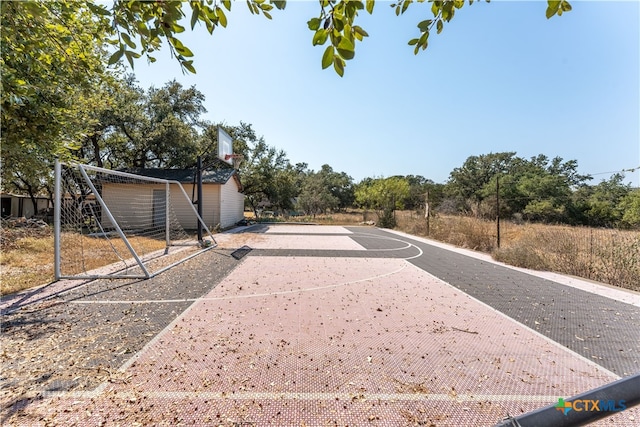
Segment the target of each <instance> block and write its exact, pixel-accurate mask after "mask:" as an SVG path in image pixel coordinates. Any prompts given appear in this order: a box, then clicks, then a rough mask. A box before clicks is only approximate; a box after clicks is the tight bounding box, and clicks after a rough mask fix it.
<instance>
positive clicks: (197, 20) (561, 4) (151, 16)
mask: <svg viewBox="0 0 640 427" xmlns="http://www.w3.org/2000/svg"><path fill="white" fill-rule="evenodd" d="M488 1H489V0H487V2H488ZM473 2H474V0H469V5H471V4H473ZM59 3H60V4H62V5H64V7H66V8H69V7H80V8H83V9H86V10H90V11H91V12H92V13H93V15H94V16H95V18H96V19H98V20H100V21H105V20H108V21H110V22H111V25H112V29H113V31H112V33H111V37H110V38H109V39H106V40H107V41H108V43H110V44H112V45H114V46H115V48H116V50H115V52H114V53H113V54H112V56H111V57H110V58H109V63H110V64H115V63H116V62H118V61H120V60H121V59H126V60H127V61H128V62H129V63H130V64H131V66H133V63H134V60H135V59H137V58H140V57H141V56H145V57H146V58H147V59H148V60H149V61H151V62H153V61H155V58H154V57H153V54H154V52H156V51H157V50H159V49H160V48H161V47H162V44H163V43H164V42H166V43H167V45H168V48H169V50H170V52H171V55H172V56H173V57H175V58H176V60H177V61H178V62H179V63H180V65H181V66H182V68H183V70H184V71H187V72H191V73H195V72H196V70H195V68H194V66H193V59H192V58H193V57H194V53H193V52H192V51H191V50H190V49H189V48H188V47H187V46H185V45H184V44H183V43H182V41H180V39H179V38H178V37H179V34H180V33H182V32H184V31H185V27H184V26H183V24H185V25H188V26H189V27H190V28H191V30H193V29H194V28H195V27H196V26H197V25H203V26H204V27H205V28H206V30H207V32H208V33H209V34H213V32H214V31H215V30H216V29H217V28H219V27H226V26H227V23H228V17H227V14H228V13H229V12H230V11H231V6H232V4H233V2H232V1H231V0H221V1H215V2H204V1H190V2H182V1H177V0H173V1H155V2H151V1H150V2H142V1H128V0H115V1H114V2H113V5H112V6H111V7H110V8H109V7H107V6H103V5H96V4H93V3H92V2H91V1H84V2H71V1H61V2H59ZM318 3H319V6H320V11H319V13H318V15H317V16H316V17H311V19H310V20H309V21H308V22H307V26H308V28H309V30H310V31H311V32H312V33H313V35H312V37H311V41H312V44H313V46H324V45H325V44H327V43H328V45H327V47H326V48H325V49H324V51H323V54H322V59H321V65H322V68H329V67H332V68H333V69H334V70H335V72H336V73H338V75H340V76H342V75H344V68H345V66H346V61H349V60H351V59H353V58H354V57H355V48H356V43H357V42H361V41H363V40H364V38H365V37H368V33H367V32H366V31H365V29H363V28H362V27H360V26H359V25H357V23H356V21H357V18H358V16H359V13H364V12H365V11H366V13H369V14H372V13H373V11H374V8H375V5H376V2H375V0H318ZM413 3H416V2H414V1H413V0H398V1H397V2H396V3H392V4H391V7H392V8H394V9H395V13H396V15H402V14H404V13H405V12H406V11H407V10H408V8H409V7H410V6H411V5H412V4H413ZM417 3H424V0H418V1H417ZM286 4H287V3H286V1H285V0H268V1H265V0H247V6H248V8H249V10H250V11H251V13H253V14H256V15H263V16H264V17H266V18H268V19H271V18H272V15H271V14H272V12H273V10H274V8H275V9H279V10H283V9H285V7H286ZM428 4H429V5H430V13H431V15H432V18H429V19H424V20H422V21H420V22H419V23H418V24H417V27H418V34H417V35H416V37H414V38H411V39H410V40H409V41H408V44H409V46H411V47H412V48H413V50H414V53H416V54H417V53H418V52H419V51H420V50H425V49H426V48H427V46H428V41H429V36H430V34H431V32H432V31H434V30H435V31H436V33H437V34H440V33H441V32H442V31H443V29H444V25H445V23H448V22H450V21H451V20H452V19H453V17H454V16H455V12H456V10H458V9H460V8H462V7H463V6H464V4H465V2H464V0H442V1H439V0H437V1H436V0H433V1H432V0H430V1H429V2H428ZM570 10H571V5H570V4H569V2H567V1H566V0H548V1H547V8H546V16H547V18H551V17H552V16H555V15H562V13H564V12H568V11H570ZM186 20H188V21H189V22H188V24H187V23H186V22H184V21H186ZM98 40H104V39H103V38H101V39H98Z"/></svg>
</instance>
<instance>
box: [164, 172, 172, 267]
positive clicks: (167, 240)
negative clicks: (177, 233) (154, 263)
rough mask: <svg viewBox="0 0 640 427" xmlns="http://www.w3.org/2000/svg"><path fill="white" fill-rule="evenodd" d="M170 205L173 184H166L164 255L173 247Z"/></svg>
mask: <svg viewBox="0 0 640 427" xmlns="http://www.w3.org/2000/svg"><path fill="white" fill-rule="evenodd" d="M169 203H171V184H169V183H168V182H167V183H166V184H165V194H164V238H165V244H166V247H165V249H164V254H165V255H166V254H168V253H169V247H170V246H171V217H170V216H169Z"/></svg>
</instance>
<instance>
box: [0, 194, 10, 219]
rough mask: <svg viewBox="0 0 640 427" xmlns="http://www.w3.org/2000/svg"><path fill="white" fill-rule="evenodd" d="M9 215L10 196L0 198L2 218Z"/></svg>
mask: <svg viewBox="0 0 640 427" xmlns="http://www.w3.org/2000/svg"><path fill="white" fill-rule="evenodd" d="M10 216H11V197H3V198H2V218H9V217H10Z"/></svg>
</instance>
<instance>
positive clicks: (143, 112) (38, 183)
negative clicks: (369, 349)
mask: <svg viewBox="0 0 640 427" xmlns="http://www.w3.org/2000/svg"><path fill="white" fill-rule="evenodd" d="M91 84H92V85H93V86H92V87H91V89H92V90H91V98H90V99H89V100H87V102H83V103H79V102H75V103H74V104H73V105H74V108H77V109H78V111H77V113H78V114H77V116H78V117H82V120H78V121H73V122H69V123H67V122H65V123H63V124H64V126H62V125H61V124H60V123H58V124H59V125H60V126H59V128H56V130H55V132H54V131H53V130H52V129H49V128H50V127H51V126H52V123H53V122H51V121H50V120H49V121H47V120H45V121H44V122H42V123H40V122H37V121H35V120H31V121H30V120H26V121H25V120H22V121H15V120H14V121H11V120H3V121H2V125H3V127H2V143H3V150H2V165H3V168H2V180H1V185H2V190H3V191H6V192H10V193H16V194H24V195H28V196H31V197H32V199H33V202H34V206H35V199H36V198H37V197H42V196H43V195H48V196H49V197H51V194H52V193H53V172H52V171H53V161H54V159H55V158H61V159H64V160H77V161H81V162H85V163H88V164H93V165H96V166H101V167H106V168H110V169H120V168H131V167H140V168H195V165H196V158H197V157H198V156H201V157H202V158H203V161H204V164H205V165H206V166H208V167H219V166H220V163H221V162H219V161H217V160H216V157H217V152H218V141H217V129H218V127H222V128H224V129H225V130H226V131H227V132H228V133H229V134H230V135H231V136H232V138H233V151H234V153H236V154H241V155H242V156H243V159H244V160H243V161H242V163H241V164H240V166H239V171H240V179H241V181H242V183H243V186H244V194H245V195H246V204H247V207H249V208H251V209H252V210H253V211H254V212H255V213H256V214H257V215H259V214H260V212H262V211H264V210H268V211H278V212H281V213H284V214H292V213H297V214H306V215H315V214H319V213H326V212H331V211H334V212H335V211H341V210H344V209H347V208H350V207H359V208H363V209H368V210H372V211H375V212H376V213H377V214H378V216H379V218H380V221H379V223H382V224H383V225H385V226H390V225H391V226H392V225H393V215H392V212H393V211H394V209H411V210H416V211H417V210H420V211H422V212H423V213H424V212H425V210H427V209H428V211H429V214H436V213H437V212H444V213H456V214H467V215H473V216H476V217H479V218H495V217H496V216H498V215H499V216H500V217H501V218H508V219H515V220H525V221H533V222H546V223H565V224H576V225H577V224H583V225H591V226H605V227H625V228H635V227H640V190H638V189H635V190H634V189H632V188H631V187H630V185H629V184H625V183H624V175H623V174H622V173H620V174H616V175H613V176H612V177H611V178H610V179H608V180H606V181H602V182H600V183H598V184H595V185H593V184H589V183H590V182H591V181H592V177H590V176H588V175H581V174H579V173H578V172H577V169H578V165H577V162H576V161H575V160H569V161H564V160H563V159H561V158H559V157H556V158H553V159H550V158H548V157H547V156H545V155H542V154H541V155H538V156H536V157H533V158H531V159H523V158H521V157H518V156H516V153H514V152H505V153H491V154H485V155H480V156H471V157H469V158H468V159H467V160H466V161H465V162H464V164H462V165H461V166H460V167H458V168H455V169H454V170H453V171H452V172H451V174H450V176H449V179H448V181H447V182H446V183H444V184H441V183H434V182H433V181H431V180H430V179H427V178H425V177H423V176H420V175H407V176H393V177H386V178H382V177H370V178H365V179H363V180H362V181H360V182H358V183H355V182H354V180H353V179H352V178H351V176H349V175H348V174H347V173H346V172H337V171H334V170H333V169H332V167H331V166H330V165H323V166H322V167H321V168H320V170H317V171H315V170H311V169H309V167H308V164H306V163H298V164H295V165H294V164H291V162H290V161H289V159H288V158H287V156H286V153H285V152H284V151H282V150H278V149H277V148H275V147H274V146H271V145H269V144H267V143H266V141H265V139H264V138H263V137H259V136H257V135H256V133H255V131H254V130H253V128H252V126H251V125H250V124H247V123H243V122H241V123H240V124H239V125H236V126H232V125H228V124H226V123H218V124H215V123H210V122H208V121H206V120H203V118H202V114H204V113H206V111H207V110H206V108H205V96H204V95H203V94H202V93H201V92H200V91H198V90H197V89H196V88H195V87H190V88H184V87H183V86H182V85H181V84H180V83H178V82H176V81H170V82H168V83H166V84H165V85H164V86H163V87H161V88H153V87H152V88H149V89H147V90H145V89H143V88H140V87H139V86H138V85H137V82H136V81H135V79H134V78H133V77H132V76H124V77H120V76H119V75H113V76H111V78H110V79H105V80H97V81H92V82H91ZM38 99H39V98H38ZM76 101H77V99H76ZM20 108H22V107H20ZM34 108H35V107H34ZM42 108H44V107H42ZM20 111H22V110H20ZM23 113H24V112H21V113H18V112H16V115H20V114H23ZM7 114H8V113H7ZM24 114H26V113H24ZM75 116H76V115H74V117H75ZM3 117H4V116H3ZM38 123H40V124H38ZM18 124H19V126H18ZM14 125H15V126H14ZM61 141H62V142H63V143H62V142H61Z"/></svg>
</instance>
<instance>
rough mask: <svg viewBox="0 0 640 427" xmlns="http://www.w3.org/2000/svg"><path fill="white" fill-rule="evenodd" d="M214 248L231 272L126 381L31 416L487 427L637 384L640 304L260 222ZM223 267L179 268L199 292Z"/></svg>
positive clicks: (471, 263)
mask: <svg viewBox="0 0 640 427" xmlns="http://www.w3.org/2000/svg"><path fill="white" fill-rule="evenodd" d="M216 240H217V241H218V243H219V248H220V249H221V250H224V249H230V250H234V251H235V252H234V254H236V255H237V258H238V261H237V265H236V266H235V268H234V269H233V270H232V271H230V273H229V274H227V275H226V276H225V277H224V278H223V279H222V280H220V281H219V283H217V284H216V285H215V286H213V287H212V288H211V289H210V290H208V291H207V292H206V293H205V294H204V295H202V296H201V297H199V298H191V299H185V300H183V301H182V302H185V301H187V302H188V304H189V305H188V306H187V308H186V310H184V311H182V312H181V314H179V315H178V317H177V318H175V320H173V321H172V322H171V323H170V324H169V325H168V326H166V327H165V328H164V329H163V330H162V331H161V332H160V333H159V334H157V335H155V336H154V337H151V338H150V341H148V343H147V344H146V345H145V346H144V347H143V348H142V349H141V350H140V351H138V352H136V353H135V354H134V355H133V356H132V357H130V358H129V359H128V360H126V361H125V362H124V363H123V364H122V366H121V367H120V373H121V375H120V377H121V378H124V380H123V381H117V382H111V381H105V382H103V383H101V384H99V385H98V386H97V387H95V388H93V389H92V390H87V391H81V392H78V391H71V392H67V391H50V392H47V393H46V398H45V399H44V400H41V401H39V402H38V403H36V404H34V405H32V406H31V408H30V412H31V413H32V414H33V415H34V416H39V417H41V419H43V420H44V419H47V420H50V421H51V420H52V421H54V422H55V423H59V424H71V423H78V424H84V425H101V424H103V423H107V424H128V425H131V424H136V423H138V424H140V425H148V424H155V425H177V424H184V425H191V424H196V425H230V426H231V425H233V426H236V425H245V426H250V425H257V426H258V425H274V426H289V425H291V426H293V425H295V426H304V425H307V426H311V425H318V426H324V425H339V426H344V425H350V426H358V425H371V426H376V425H378V426H383V425H385V426H396V425H435V426H476V425H487V426H491V425H494V424H496V423H498V422H499V421H500V420H502V419H503V418H504V417H506V416H507V415H508V414H510V415H514V416H515V415H519V414H521V413H523V412H528V411H530V410H533V409H535V408H538V407H542V406H546V405H550V404H554V403H556V402H557V401H558V398H560V397H563V398H564V397H570V396H572V395H575V394H578V393H581V392H584V391H587V390H589V389H593V388H595V387H598V386H601V385H604V384H606V383H609V382H611V381H614V380H616V379H618V378H620V377H621V376H627V375H629V374H632V373H636V372H638V371H640V320H639V319H640V314H639V313H640V297H639V296H638V295H637V294H634V293H630V292H625V291H620V290H615V289H610V288H605V287H599V286H595V285H589V284H583V285H584V286H591V288H590V290H588V291H587V290H583V289H580V288H578V287H576V286H568V285H566V284H562V283H558V282H557V281H551V280H549V279H548V278H545V277H539V275H532V274H529V273H526V272H522V271H519V270H517V269H511V268H506V267H504V266H501V265H498V264H496V263H493V262H489V261H488V260H486V259H482V258H483V257H482V256H474V257H471V256H468V254H464V253H460V252H454V251H451V250H449V249H446V248H443V247H442V245H437V244H433V243H431V242H428V241H426V240H424V239H418V238H415V237H411V236H407V235H402V234H400V233H392V232H389V231H387V230H378V229H374V228H370V227H338V226H312V225H258V226H253V227H248V228H244V229H242V230H241V232H238V233H229V234H222V235H217V236H216ZM216 256H223V255H220V254H217V253H216V252H214V251H211V252H208V253H206V254H203V255H201V256H199V257H198V259H196V260H195V262H192V263H191V264H189V266H187V265H186V264H185V265H182V266H178V267H176V268H177V269H181V268H190V269H192V270H193V271H191V274H192V275H193V277H198V276H199V275H201V274H205V272H206V270H207V262H206V261H207V259H208V258H209V257H216ZM164 274H170V272H167V273H164ZM543 276H544V275H543ZM151 280H154V279H150V281H151ZM573 281H574V282H575V280H573ZM176 285H177V284H176ZM181 285H186V286H187V287H188V284H181ZM113 286H116V285H113ZM104 295H108V294H107V293H105V294H104ZM171 301H177V300H176V298H175V296H174V297H171V299H158V300H149V299H148V298H147V299H145V300H135V299H132V298H127V299H126V300H124V299H123V300H119V299H114V298H111V299H108V298H107V299H104V298H103V299H101V296H100V295H96V294H93V295H92V296H91V297H87V298H86V299H83V298H76V299H74V300H73V301H70V302H68V304H85V303H86V304H87V305H90V306H92V307H100V306H102V305H117V304H126V305H134V306H140V307H153V306H154V305H162V304H168V303H171ZM639 416H640V411H638V410H637V409H629V410H627V411H624V412H621V413H618V414H616V415H614V416H612V417H609V418H607V419H605V420H602V421H600V422H599V423H598V424H596V425H618V426H620V425H623V426H624V425H629V426H632V425H638V420H640V418H639ZM31 419H32V420H33V419H34V418H31Z"/></svg>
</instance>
